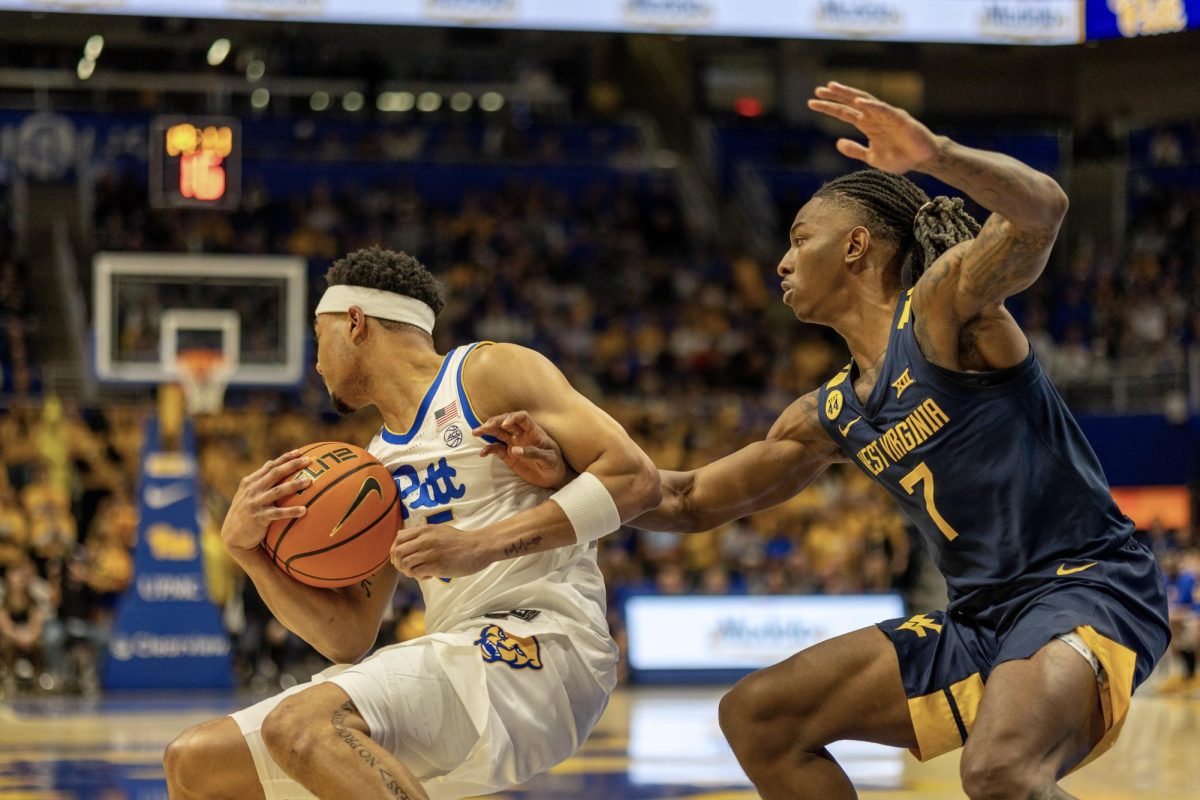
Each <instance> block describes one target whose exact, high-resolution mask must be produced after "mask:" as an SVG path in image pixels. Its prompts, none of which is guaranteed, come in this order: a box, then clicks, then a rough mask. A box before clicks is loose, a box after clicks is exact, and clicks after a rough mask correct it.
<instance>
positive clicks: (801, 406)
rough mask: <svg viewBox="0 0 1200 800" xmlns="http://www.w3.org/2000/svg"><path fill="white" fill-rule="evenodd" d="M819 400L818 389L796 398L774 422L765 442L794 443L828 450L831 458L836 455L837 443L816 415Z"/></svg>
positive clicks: (819, 389) (819, 393) (819, 392)
mask: <svg viewBox="0 0 1200 800" xmlns="http://www.w3.org/2000/svg"><path fill="white" fill-rule="evenodd" d="M820 398H821V388H820V387H818V388H816V389H813V390H812V391H811V392H809V393H808V394H805V395H801V396H800V397H798V398H796V400H794V401H793V402H792V404H791V405H789V406H788V407H787V408H785V409H784V410H783V413H782V414H780V415H779V418H778V419H776V420H775V424H774V425H772V426H771V430H770V432H768V433H767V441H768V442H772V441H776V442H779V441H783V442H794V443H796V444H802V445H805V446H806V447H815V448H819V449H821V450H828V451H829V453H830V455H831V456H832V455H834V454H836V453H837V452H838V446H837V443H836V442H834V440H833V439H832V437H830V436H829V434H828V432H827V431H826V430H825V428H824V426H822V425H821V418H820V416H819V415H818V413H817V408H818V405H819V403H820Z"/></svg>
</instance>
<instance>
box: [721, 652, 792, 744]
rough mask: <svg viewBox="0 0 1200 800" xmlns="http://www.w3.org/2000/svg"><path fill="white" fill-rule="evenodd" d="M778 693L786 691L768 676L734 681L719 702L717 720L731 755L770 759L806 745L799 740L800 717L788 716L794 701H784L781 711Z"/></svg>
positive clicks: (752, 676) (756, 675) (753, 676)
mask: <svg viewBox="0 0 1200 800" xmlns="http://www.w3.org/2000/svg"><path fill="white" fill-rule="evenodd" d="M782 691H786V689H785V688H784V687H780V686H777V685H776V684H775V682H774V681H773V679H772V676H771V675H770V674H769V673H761V672H757V673H754V674H753V675H748V676H747V677H745V678H743V679H742V680H740V681H738V683H737V685H736V686H734V687H733V689H731V690H730V691H729V692H728V693H727V694H726V695H725V696H724V697H722V698H721V703H720V706H719V707H718V720H719V722H720V724H721V731H722V732H723V733H724V734H725V738H726V739H728V740H729V745H730V747H732V748H733V750H734V752H735V753H738V754H739V755H745V754H750V755H753V756H755V757H756V758H771V757H772V756H773V755H776V754H779V753H782V752H783V751H786V750H791V749H793V748H795V747H796V746H801V747H803V746H804V745H805V744H806V742H804V741H802V739H803V738H804V737H802V736H800V733H801V731H802V730H803V727H804V720H803V718H802V716H803V715H796V714H794V713H792V710H793V709H794V708H795V703H794V699H795V698H794V697H793V698H791V699H789V701H788V706H789V708H788V709H787V710H785V709H784V708H783V704H782V703H781V702H780V697H781V694H780V693H781V692H782Z"/></svg>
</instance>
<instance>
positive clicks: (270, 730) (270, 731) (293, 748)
mask: <svg viewBox="0 0 1200 800" xmlns="http://www.w3.org/2000/svg"><path fill="white" fill-rule="evenodd" d="M312 722H313V716H312V713H311V711H310V709H309V708H308V705H307V703H305V702H304V700H303V699H301V697H300V696H298V695H297V696H293V697H288V698H285V699H284V700H283V701H282V702H281V703H280V704H279V705H277V706H275V708H274V709H273V710H272V711H271V713H269V714H267V716H266V719H264V720H263V723H262V730H261V733H262V740H263V744H264V745H266V747H267V751H268V752H269V753H270V754H271V757H272V758H273V759H275V762H276V763H277V764H279V765H280V766H284V767H285V769H286V765H287V764H293V763H303V761H304V760H305V759H306V758H307V757H308V755H310V754H312V753H314V752H315V751H316V749H317V748H318V747H320V746H321V744H320V742H319V736H318V733H317V731H315V730H314V729H313V725H312Z"/></svg>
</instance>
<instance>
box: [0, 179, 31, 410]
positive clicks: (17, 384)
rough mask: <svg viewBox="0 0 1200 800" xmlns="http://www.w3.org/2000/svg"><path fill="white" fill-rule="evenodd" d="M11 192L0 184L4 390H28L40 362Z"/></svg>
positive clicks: (0, 383)
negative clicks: (32, 343) (35, 357)
mask: <svg viewBox="0 0 1200 800" xmlns="http://www.w3.org/2000/svg"><path fill="white" fill-rule="evenodd" d="M11 205H12V201H11V199H10V195H9V193H8V192H7V191H5V187H4V186H2V185H0V391H4V392H14V393H17V394H28V393H29V392H31V391H32V390H33V389H35V388H36V380H35V376H36V370H37V365H36V364H34V363H32V361H31V359H30V356H29V346H28V345H29V334H28V330H29V324H30V314H29V295H28V290H27V287H26V282H25V277H24V275H25V273H26V272H27V271H26V270H24V269H22V268H21V267H22V264H21V262H20V260H19V258H18V253H17V248H16V236H15V231H14V230H13V227H12V225H13V220H14V215H13V210H12V208H11Z"/></svg>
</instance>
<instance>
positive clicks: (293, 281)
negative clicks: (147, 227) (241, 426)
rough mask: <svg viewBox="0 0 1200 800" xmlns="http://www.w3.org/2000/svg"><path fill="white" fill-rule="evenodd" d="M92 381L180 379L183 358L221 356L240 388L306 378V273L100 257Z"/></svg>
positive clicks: (218, 261) (276, 259) (212, 260)
mask: <svg viewBox="0 0 1200 800" xmlns="http://www.w3.org/2000/svg"><path fill="white" fill-rule="evenodd" d="M92 278H93V311H94V313H93V324H94V329H95V364H96V375H97V377H98V378H99V379H100V380H102V381H111V382H118V383H166V382H170V381H174V380H176V377H177V375H176V364H175V362H176V357H177V354H178V352H179V351H180V350H188V349H197V348H203V349H211V350H219V351H221V352H222V354H223V355H224V358H225V361H226V362H227V363H228V364H230V365H231V366H232V368H233V372H232V375H231V376H230V383H232V384H233V385H237V386H254V385H266V386H281V385H291V384H295V383H298V382H299V381H300V379H301V378H302V377H303V374H304V366H305V365H304V363H303V362H304V330H305V326H306V322H307V320H306V319H305V316H306V313H307V300H308V287H307V266H306V263H305V261H304V259H301V258H293V257H284V256H235V255H184V254H177V253H100V254H98V255H97V256H96V257H95V259H94V260H93V263H92Z"/></svg>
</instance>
